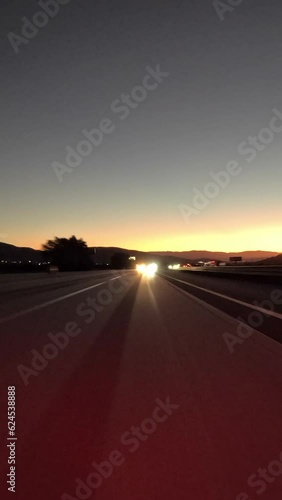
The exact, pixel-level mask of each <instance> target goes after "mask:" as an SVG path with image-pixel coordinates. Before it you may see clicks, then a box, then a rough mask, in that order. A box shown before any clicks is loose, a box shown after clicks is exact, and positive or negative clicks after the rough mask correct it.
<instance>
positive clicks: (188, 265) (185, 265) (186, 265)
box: [182, 263, 192, 267]
mask: <svg viewBox="0 0 282 500" xmlns="http://www.w3.org/2000/svg"><path fill="white" fill-rule="evenodd" d="M182 267H192V264H189V263H187V264H183V265H182Z"/></svg>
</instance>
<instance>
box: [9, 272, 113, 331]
mask: <svg viewBox="0 0 282 500" xmlns="http://www.w3.org/2000/svg"><path fill="white" fill-rule="evenodd" d="M118 278H121V275H120V276H117V277H116V278H111V279H110V280H108V281H114V280H117V279H118ZM105 283H107V281H102V282H101V283H97V284H96V285H92V286H88V287H87V288H83V289H82V290H77V291H76V292H72V293H69V294H67V295H63V296H62V297H58V298H57V299H53V300H49V301H48V302H44V303H43V304H38V305H37V306H34V307H30V308H29V309H25V310H23V311H19V312H17V313H15V314H11V315H10V316H6V317H4V318H0V324H3V323H7V322H8V321H11V320H13V319H16V318H20V317H21V316H25V315H26V314H30V313H33V312H35V311H39V310H40V309H44V308H45V307H48V306H51V305H52V304H56V303H57V302H61V301H62V300H66V299H69V298H70V297H74V296H75V295H79V294H80V293H84V292H87V291H88V290H91V289H92V288H97V287H98V286H101V285H104V284H105Z"/></svg>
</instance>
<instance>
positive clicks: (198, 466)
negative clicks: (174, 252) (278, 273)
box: [0, 273, 282, 500]
mask: <svg viewBox="0 0 282 500" xmlns="http://www.w3.org/2000/svg"><path fill="white" fill-rule="evenodd" d="M124 275H125V273H123V277H125V276H124ZM110 279H111V277H110V276H109V275H108V276H105V278H104V280H102V279H99V278H97V279H96V281H95V280H94V278H93V282H92V285H91V283H89V281H88V282H87V284H86V286H85V288H89V287H90V286H93V287H94V286H95V287H94V288H91V289H88V290H86V291H85V292H83V293H80V294H75V295H71V293H75V292H77V291H79V289H82V288H83V286H82V285H81V284H80V285H79V286H78V285H76V288H75V289H74V288H71V290H67V291H66V290H64V291H61V295H62V296H63V295H70V296H69V297H67V298H65V299H64V300H60V301H55V300H56V299H58V298H59V294H58V292H57V293H56V294H55V292H54V291H49V292H48V293H47V292H46V293H45V294H44V296H43V295H42V296H41V301H42V302H41V304H43V303H44V302H52V301H53V302H52V303H50V304H49V305H46V307H42V308H40V309H36V310H34V311H33V312H32V311H31V312H29V313H28V314H26V315H22V316H20V317H18V318H17V319H14V320H13V319H11V320H9V321H8V320H7V321H6V322H5V323H2V325H0V326H1V330H2V333H1V348H2V349H1V366H2V380H1V395H0V401H1V475H2V478H1V479H2V481H1V498H6V497H7V498H10V497H11V495H12V493H10V494H7V489H6V486H5V479H4V475H5V473H7V465H6V463H7V448H6V441H5V440H6V438H7V431H6V417H5V414H6V386H8V385H15V386H16V403H17V422H16V423H17V432H16V434H17V438H18V440H17V459H16V462H17V470H16V472H17V478H16V485H17V488H16V490H17V492H16V494H15V495H14V498H19V499H21V500H26V499H29V500H31V499H32V500H33V499H36V500H37V499H38V498H40V499H41V500H45V499H46V500H49V499H52V500H55V499H63V500H70V499H72V500H73V499H75V498H76V499H86V498H92V499H94V498H95V499H99V500H100V499H101V500H116V499H117V500H120V499H122V500H145V499H146V500H155V499H157V500H158V499H166V498H170V499H171V498H175V499H180V500H182V499H183V500H184V499H185V500H186V499H187V498H193V499H197V500H198V499H199V500H202V499H203V500H229V499H231V500H232V499H234V500H247V499H251V500H253V499H255V498H257V497H258V492H259V491H260V492H262V494H261V496H260V498H265V499H266V500H273V499H274V500H276V499H277V500H278V499H281V492H282V464H281V475H280V474H279V473H277V471H278V472H279V463H280V462H277V461H278V459H279V455H280V453H281V451H282V431H281V421H282V399H281V381H282V364H281V360H282V347H281V345H279V344H277V343H276V342H274V341H273V340H271V339H269V338H267V337H265V336H263V335H262V334H261V333H258V332H254V333H253V335H252V336H251V337H249V338H248V339H246V340H245V341H244V342H243V343H240V344H237V345H236V346H235V352H234V353H233V354H231V353H230V352H229V350H228V349H227V346H226V343H225V341H224V339H223V334H224V333H226V332H228V333H230V334H234V335H237V328H238V324H237V323H236V321H235V320H234V319H232V318H230V317H229V316H227V315H224V313H222V312H219V311H218V310H216V309H214V308H212V307H211V306H208V305H206V304H205V303H203V302H200V301H198V300H197V299H195V298H192V297H191V296H189V295H188V294H185V292H183V291H181V290H179V289H177V288H175V287H174V286H172V285H171V284H169V283H167V282H165V281H164V280H162V279H161V278H159V277H155V278H154V279H152V280H147V279H146V278H139V277H138V276H136V275H135V274H134V273H129V274H128V275H127V284H125V281H124V282H123V283H122V284H121V283H120V280H119V279H117V280H115V283H114V285H113V281H112V284H111V285H110V281H109V280H110ZM102 281H106V283H104V284H103V285H99V282H102ZM96 285H98V286H96ZM99 293H100V295H99ZM43 299H44V300H43ZM87 301H88V303H87ZM36 305H37V306H38V299H37V301H36ZM29 309H32V304H31V303H29ZM93 311H94V312H93ZM9 313H11V308H10V309H9ZM94 315H95V317H94ZM74 323H75V325H74ZM65 330H67V331H68V332H69V334H70V335H68V336H67V334H66V333H65ZM59 332H60V333H61V335H58V333H59ZM50 333H51V334H53V335H55V336H56V339H57V342H58V345H59V343H60V346H61V347H60V348H59V347H57V349H55V348H53V350H52V347H50V346H49V348H46V345H47V344H50V343H51V344H52V343H53V341H52V339H54V337H50V336H48V334H50ZM64 342H65V344H66V345H65V347H63V345H64ZM33 349H35V350H36V353H40V354H42V352H44V353H45V355H47V356H49V358H50V357H52V356H53V357H54V359H49V360H47V361H46V360H44V358H39V357H38V355H37V354H36V356H37V357H36V358H34V354H35V351H34V352H33V354H31V351H32V350H33ZM32 360H33V361H32ZM32 363H33V364H32ZM19 365H22V366H21V367H20V368H19ZM23 367H25V368H23ZM28 370H32V371H28ZM19 371H20V372H21V375H20V373H19ZM24 382H25V383H24ZM281 459H282V456H281ZM110 461H111V462H112V464H113V465H110ZM273 461H276V462H275V465H271V471H272V473H271V474H270V475H269V473H265V474H267V475H266V476H265V479H259V478H258V473H257V471H258V469H260V468H261V469H267V468H268V466H269V464H270V463H271V462H273ZM101 462H106V463H104V464H103V470H102V469H100V468H99V466H98V464H101ZM93 464H94V465H93ZM95 464H97V465H95ZM275 467H276V468H275ZM275 471H276V476H275V477H274V472H275ZM252 474H253V475H254V476H253V477H252V478H251V481H252V482H251V483H250V484H249V485H248V484H247V481H248V478H249V477H250V476H251V475H252ZM255 474H256V476H255ZM103 476H108V477H103ZM266 478H267V479H266ZM78 485H79V487H78ZM240 493H242V494H240ZM243 493H244V494H243ZM11 498H13V497H11Z"/></svg>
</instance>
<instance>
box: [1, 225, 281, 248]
mask: <svg viewBox="0 0 282 500" xmlns="http://www.w3.org/2000/svg"><path fill="white" fill-rule="evenodd" d="M116 232H117V231H116ZM136 232H137V231H136ZM140 232H142V231H140V230H138V232H137V233H139V234H134V231H132V234H131V235H129V234H128V231H124V234H122V232H121V234H118V235H117V234H112V235H111V234H109V235H107V237H105V236H103V235H102V231H101V232H100V234H99V233H98V232H97V237H96V238H95V239H94V237H93V234H87V233H86V232H84V231H83V230H81V231H74V232H73V233H70V234H69V231H63V232H62V231H60V232H58V233H57V235H58V236H66V237H69V236H71V235H72V234H75V235H76V236H77V237H78V238H83V239H84V240H85V241H86V243H87V244H88V246H90V247H92V246H96V247H102V246H104V247H119V248H126V249H129V250H140V251H144V252H146V251H175V252H181V251H189V250H208V251H217V252H243V251H246V250H249V251H250V250H254V251H255V250H263V251H271V252H277V253H282V227H277V226H275V227H256V228H253V227H252V228H248V229H244V230H237V231H232V230H231V229H230V231H225V232H224V233H223V232H214V231H212V230H211V229H210V230H208V228H205V230H202V231H201V232H197V233H194V234H192V233H190V234H189V233H185V234H183V233H179V232H173V231H172V230H170V234H168V235H166V234H161V233H160V234H159V235H156V234H155V231H154V234H150V233H151V231H150V228H148V231H146V235H143V234H142V235H140ZM113 233H114V232H113ZM152 233H153V232H152ZM17 236H18V237H17V238H12V237H9V235H8V236H7V237H6V238H5V239H4V240H2V241H3V242H5V243H9V244H12V245H16V246H21V247H24V246H27V247H31V248H34V249H38V250H40V249H41V245H42V243H44V242H45V241H46V240H47V239H52V238H53V237H54V235H49V236H47V237H44V238H42V237H41V236H40V235H39V238H35V235H34V234H33V236H32V237H31V238H29V235H28V234H25V235H24V237H22V238H21V237H20V235H17Z"/></svg>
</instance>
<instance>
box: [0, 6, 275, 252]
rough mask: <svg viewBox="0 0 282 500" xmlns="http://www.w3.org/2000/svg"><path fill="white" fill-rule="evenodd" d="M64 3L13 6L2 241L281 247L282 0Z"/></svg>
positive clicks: (4, 48) (1, 23)
mask: <svg viewBox="0 0 282 500" xmlns="http://www.w3.org/2000/svg"><path fill="white" fill-rule="evenodd" d="M60 2H61V3H60V5H59V4H58V3H56V2H54V0H49V1H48V2H47V0H41V2H38V1H33V0H28V1H25V0H19V1H16V0H14V1H13V0H2V1H1V8H0V9H1V11H0V12H1V16H0V32H1V37H0V51H1V63H2V71H1V77H2V78H1V82H0V99H1V134H0V151H1V156H0V172H1V176H0V241H3V242H6V243H10V244H14V245H18V246H30V247H33V248H41V245H42V244H43V243H44V242H45V241H46V240H47V239H50V238H53V237H54V236H59V237H69V236H71V235H73V234H74V235H76V236H77V237H78V238H83V239H84V240H85V241H86V242H87V243H88V245H89V246H119V247H123V248H130V249H137V250H144V251H153V250H154V251H161V250H162V251H165V250H171V251H173V250H174V251H175V250H177V251H181V250H183V251H185V250H192V249H201V250H204V249H205V250H216V251H230V252H231V251H232V252H235V251H243V250H258V249H260V250H270V251H276V252H282V223H281V220H282V217H281V215H282V203H281V201H282V198H281V186H282V165H281V160H280V158H281V153H282V141H281V139H282V97H281V77H282V65H281V21H280V20H281V13H282V5H281V1H275V0H248V1H247V0H243V1H242V2H241V4H240V5H238V6H237V7H230V6H229V7H228V2H227V1H226V2H224V1H223V2H221V4H222V5H224V4H225V6H227V7H226V8H221V10H219V7H218V6H217V4H216V2H213V1H212V0H201V1H196V0H184V1H181V0H161V1H160V0H154V1H153V2H152V0H150V1H149V0H142V1H139V0H134V1H132V0H131V1H130V0H121V1H120V2H116V1H115V2H114V1H110V0H95V1H92V2H89V1H86V0H79V1H78V0H69V1H68V0H60ZM40 4H41V5H40ZM45 4H46V5H47V4H48V5H49V7H48V6H47V7H46V5H45ZM50 4H52V5H50ZM42 5H44V7H45V9H47V10H48V8H49V9H51V11H50V10H49V13H50V12H51V14H52V16H51V14H47V13H45V17H44V16H43V17H42V16H40V14H38V13H39V12H41V13H42V12H43V13H44V10H43V7H42ZM52 9H53V10H52ZM23 18H24V20H23ZM27 20H28V22H32V23H33V22H34V23H35V24H36V23H37V25H38V24H40V25H41V27H39V26H38V27H36V26H34V25H31V26H30V25H27ZM43 24H45V25H44V26H43ZM27 26H28V28H27ZM32 26H34V27H32ZM27 37H28V38H27ZM136 87H138V88H136ZM148 87H149V88H148ZM122 100H124V102H122ZM122 106H123V107H122ZM274 110H276V111H274ZM273 127H274V128H273ZM93 129H96V132H95V131H94V132H93V136H92V139H93V142H92V143H89V142H88V143H85V142H84V145H82V146H81V144H82V143H81V141H83V140H84V141H85V140H87V137H86V136H85V135H84V134H83V131H87V132H90V131H92V130H93ZM95 134H96V135H95ZM250 137H252V138H257V140H256V142H255V145H254V143H253V144H252V145H251V146H250V144H249V138H250ZM262 141H264V142H262ZM87 144H88V145H87ZM80 146H81V149H79V148H80ZM83 147H84V149H83ZM66 148H71V150H72V151H74V153H75V152H76V153H75V154H76V156H75V158H73V157H72V158H70V155H69V157H68V158H67V153H68V151H70V150H69V149H68V151H67V149H66ZM77 148H78V149H77ZM85 148H86V149H85ZM250 148H251V150H250ZM78 151H80V152H81V154H78ZM82 155H84V156H82ZM70 160H71V161H72V164H70ZM231 164H232V165H233V170H232V174H231V173H230V171H231V170H230V165H231ZM70 165H71V166H70ZM74 165H76V166H74ZM228 169H229V170H228ZM211 172H212V173H213V174H217V175H219V177H217V179H219V178H220V179H221V180H220V181H217V182H215V181H214V179H212V178H211V175H213V174H211ZM218 172H223V173H222V174H218ZM220 175H221V177H220ZM222 179H223V180H222ZM211 183H213V184H212V185H211ZM219 183H221V185H219Z"/></svg>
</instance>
